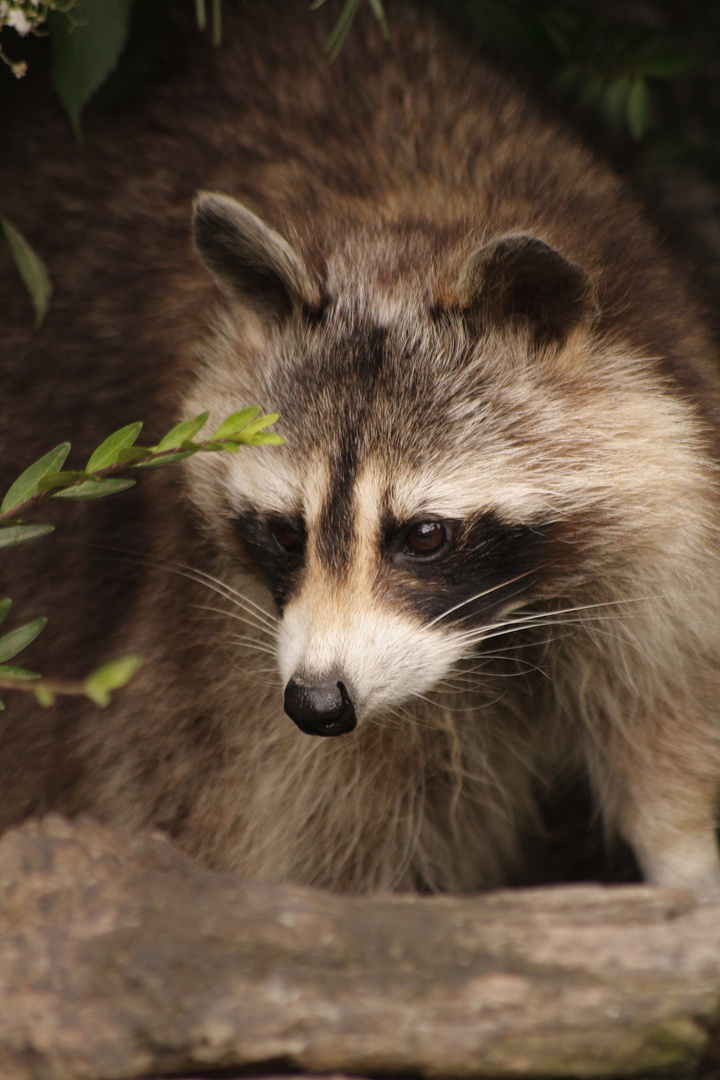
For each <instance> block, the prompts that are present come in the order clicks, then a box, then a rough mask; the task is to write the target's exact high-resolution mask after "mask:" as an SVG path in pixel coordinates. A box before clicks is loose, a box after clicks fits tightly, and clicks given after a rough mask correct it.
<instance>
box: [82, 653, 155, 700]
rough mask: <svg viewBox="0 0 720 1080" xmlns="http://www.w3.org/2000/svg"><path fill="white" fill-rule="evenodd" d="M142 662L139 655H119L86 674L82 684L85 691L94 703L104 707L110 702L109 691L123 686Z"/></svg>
mask: <svg viewBox="0 0 720 1080" xmlns="http://www.w3.org/2000/svg"><path fill="white" fill-rule="evenodd" d="M142 663H143V661H142V657H141V656H132V655H131V656H120V657H118V659H117V660H111V661H110V662H109V663H108V664H103V666H102V667H99V668H97V670H96V671H93V672H92V673H91V674H90V675H88V677H87V679H86V680H85V684H84V685H85V693H86V694H87V696H88V697H89V698H92V700H93V701H94V702H95V704H96V705H100V706H101V707H104V706H105V705H107V704H108V703H109V702H110V694H111V692H112V691H113V690H119V689H120V687H121V686H125V684H126V683H128V682H129V681H130V679H132V677H133V675H134V674H135V673H136V672H137V671H138V670H139V669H140V668H141V667H142Z"/></svg>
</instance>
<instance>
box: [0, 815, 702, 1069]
mask: <svg viewBox="0 0 720 1080" xmlns="http://www.w3.org/2000/svg"><path fill="white" fill-rule="evenodd" d="M719 1007H720V898H719V900H718V901H717V902H715V901H712V902H705V903H700V902H698V901H697V900H696V899H695V898H693V897H692V896H690V895H688V894H685V893H680V892H672V891H668V890H659V889H652V888H649V887H644V886H631V887H614V888H602V887H595V886H581V887H569V888H556V889H538V890H526V891H517V892H500V893H494V894H490V895H486V896H480V897H477V898H462V899H456V898H437V899H430V898H416V897H403V896H387V897H376V898H369V899H368V898H357V897H342V896H334V895H329V894H327V893H321V892H314V891H312V890H309V889H304V888H296V887H289V886H267V885H261V884H258V883H255V882H248V881H243V880H240V879H237V878H235V877H232V876H229V875H221V874H214V873H211V872H209V871H207V870H204V869H202V868H201V867H198V866H197V865H195V864H194V863H193V862H191V861H190V860H189V859H187V858H186V857H185V856H184V855H182V854H181V853H180V852H179V851H177V850H176V849H175V848H174V847H173V846H172V845H171V844H170V843H168V842H167V841H166V840H164V839H163V838H162V837H160V836H155V835H153V836H140V837H132V836H127V835H124V834H121V833H117V832H112V831H110V830H108V829H105V828H103V827H101V826H99V825H96V824H94V823H91V822H82V823H79V824H77V825H69V824H68V823H66V822H64V821H63V820H61V819H59V818H56V817H55V818H48V819H46V820H45V821H43V822H42V823H39V824H37V823H31V824H28V825H26V826H24V827H23V828H22V829H19V830H16V831H14V832H11V833H8V834H7V835H6V836H5V838H4V839H3V840H2V842H1V843H0V1077H1V1078H2V1080H29V1078H31V1077H32V1078H42V1080H86V1078H88V1080H89V1078H98V1080H100V1078H102V1080H110V1078H116V1077H117V1078H121V1077H140V1076H145V1077H147V1076H151V1075H157V1074H161V1073H163V1074H168V1073H174V1074H176V1075H178V1074H184V1075H190V1074H192V1073H199V1072H207V1071H211V1070H213V1069H220V1068H224V1069H227V1068H236V1067H237V1068H240V1067H247V1066H253V1067H256V1068H260V1069H261V1070H264V1071H265V1072H267V1073H272V1072H273V1070H274V1071H275V1072H277V1070H278V1068H280V1067H282V1068H285V1067H291V1068H294V1069H299V1070H302V1071H306V1072H315V1073H328V1072H338V1071H340V1072H343V1073H356V1074H380V1075H384V1076H387V1075H391V1074H398V1073H402V1074H405V1075H408V1074H410V1075H412V1074H414V1075H420V1076H428V1077H435V1076H437V1077H440V1076H442V1077H465V1076H481V1075H487V1076H494V1077H501V1076H519V1075H523V1076H536V1077H537V1076H568V1075H580V1076H591V1075H594V1076H597V1075H609V1074H614V1075H630V1074H633V1073H644V1074H645V1075H648V1074H649V1073H653V1072H659V1073H670V1072H673V1071H677V1070H683V1069H690V1068H692V1067H693V1066H695V1065H697V1063H698V1061H699V1060H700V1059H701V1057H702V1055H703V1053H706V1052H707V1047H708V1045H709V1034H708V1033H709V1030H710V1029H711V1028H712V1025H713V1022H714V1019H715V1017H716V1015H717V1013H718V1009H719Z"/></svg>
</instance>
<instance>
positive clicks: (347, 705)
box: [285, 675, 357, 735]
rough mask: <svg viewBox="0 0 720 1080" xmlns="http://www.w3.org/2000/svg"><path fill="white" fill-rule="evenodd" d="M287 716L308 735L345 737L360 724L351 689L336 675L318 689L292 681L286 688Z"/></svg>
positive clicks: (318, 685)
mask: <svg viewBox="0 0 720 1080" xmlns="http://www.w3.org/2000/svg"><path fill="white" fill-rule="evenodd" d="M285 712H286V713H287V714H288V716H289V717H290V719H291V720H294V721H295V723H296V724H297V726H298V727H299V728H300V730H301V731H304V732H305V734H306V735H344V734H345V733H346V732H348V731H352V729H353V728H354V727H355V725H356V724H357V717H356V716H355V706H354V705H353V703H352V698H351V697H350V694H349V693H348V689H347V686H346V685H345V683H344V682H342V680H341V679H338V677H337V676H336V675H332V676H330V678H329V679H325V680H324V682H321V683H317V684H316V685H315V686H305V685H303V683H301V682H297V681H296V680H295V679H291V680H290V682H289V683H288V684H287V686H286V687H285Z"/></svg>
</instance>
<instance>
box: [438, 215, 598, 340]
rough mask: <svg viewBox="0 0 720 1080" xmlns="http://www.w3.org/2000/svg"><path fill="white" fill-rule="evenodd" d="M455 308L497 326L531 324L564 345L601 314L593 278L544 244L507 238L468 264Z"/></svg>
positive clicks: (458, 285) (531, 238)
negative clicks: (576, 330) (514, 322)
mask: <svg viewBox="0 0 720 1080" xmlns="http://www.w3.org/2000/svg"><path fill="white" fill-rule="evenodd" d="M455 296H456V298H457V300H456V303H457V304H458V305H459V306H460V308H461V309H463V310H472V311H475V312H477V313H478V314H479V315H480V317H481V318H483V319H484V320H485V321H488V322H492V323H495V324H502V323H507V322H509V321H511V320H515V319H524V320H527V321H528V322H529V323H530V324H531V325H533V326H534V328H535V330H536V332H538V333H539V334H540V336H541V337H543V338H555V339H559V340H562V339H563V338H565V337H566V336H567V335H568V333H569V332H570V331H571V330H572V329H573V327H575V326H577V325H578V324H579V323H581V322H586V321H589V320H591V319H594V318H595V317H596V316H597V314H598V307H597V301H596V298H595V289H594V286H593V283H592V281H591V279H590V276H589V275H588V274H587V273H586V272H585V270H583V269H582V267H581V266H578V265H577V264H576V263H573V262H570V260H569V259H566V258H565V256H564V255H561V254H560V252H559V251H556V250H555V248H552V247H550V245H549V244H546V243H545V242H544V241H543V240H538V238H537V237H535V236H527V235H525V234H518V233H513V234H508V235H506V236H499V237H497V238H496V239H495V240H491V241H490V243H489V244H486V245H485V246H484V247H482V248H480V249H479V251H476V252H474V253H473V254H472V255H471V256H470V258H469V259H468V260H467V262H466V263H465V266H464V267H463V269H462V271H461V272H460V277H459V278H458V280H457V283H456V286H455Z"/></svg>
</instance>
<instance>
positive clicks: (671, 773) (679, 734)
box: [607, 716, 720, 892]
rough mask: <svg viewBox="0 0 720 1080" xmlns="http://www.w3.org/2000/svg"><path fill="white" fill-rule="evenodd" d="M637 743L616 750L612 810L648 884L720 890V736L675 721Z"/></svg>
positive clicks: (625, 742) (640, 734) (654, 727)
mask: <svg viewBox="0 0 720 1080" xmlns="http://www.w3.org/2000/svg"><path fill="white" fill-rule="evenodd" d="M633 736H634V737H633V738H632V740H629V739H621V740H619V741H618V744H616V746H615V754H614V756H615V763H614V767H613V769H612V772H613V773H614V780H613V782H612V783H611V785H610V788H611V791H613V795H612V796H611V799H610V804H609V806H608V808H607V809H608V811H609V814H610V816H611V817H612V818H614V824H615V826H616V828H617V830H618V831H619V833H620V834H621V835H622V836H623V837H624V839H625V840H627V841H628V843H629V844H630V846H631V847H632V849H633V851H634V852H635V856H636V858H637V860H638V863H639V865H640V869H641V871H642V874H643V877H644V878H645V880H646V881H648V882H650V883H651V884H654V885H665V886H670V887H676V888H689V889H693V890H695V891H697V892H703V891H707V890H715V889H720V852H719V850H718V842H717V837H716V831H715V829H716V818H717V809H718V796H719V794H720V748H719V747H718V740H717V735H716V734H714V733H712V734H709V733H708V730H707V727H706V726H705V725H699V724H698V725H695V724H692V723H688V721H687V720H682V719H680V718H679V717H678V716H673V717H672V718H671V720H669V721H668V722H667V723H665V724H662V725H658V723H657V720H656V719H655V720H654V722H653V723H652V724H651V725H648V727H647V728H646V729H645V730H642V729H640V730H638V729H636V730H635V731H634V732H633Z"/></svg>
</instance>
